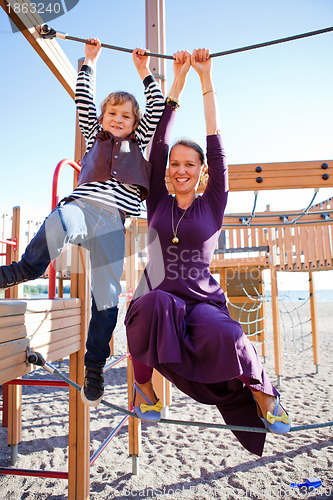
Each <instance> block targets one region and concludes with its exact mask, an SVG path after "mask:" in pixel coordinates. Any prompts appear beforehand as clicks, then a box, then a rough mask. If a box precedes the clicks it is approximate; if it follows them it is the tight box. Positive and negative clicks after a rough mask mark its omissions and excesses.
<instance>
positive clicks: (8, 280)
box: [0, 262, 29, 288]
mask: <svg viewBox="0 0 333 500" xmlns="http://www.w3.org/2000/svg"><path fill="white" fill-rule="evenodd" d="M25 281H29V279H26V278H24V277H23V275H22V272H21V270H20V268H19V266H18V264H17V262H12V263H11V264H9V266H1V267H0V288H8V287H10V286H14V285H19V284H20V283H24V282H25Z"/></svg>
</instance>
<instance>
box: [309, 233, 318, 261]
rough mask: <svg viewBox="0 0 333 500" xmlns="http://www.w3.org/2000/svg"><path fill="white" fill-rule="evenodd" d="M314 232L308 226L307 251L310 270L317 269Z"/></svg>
mask: <svg viewBox="0 0 333 500" xmlns="http://www.w3.org/2000/svg"><path fill="white" fill-rule="evenodd" d="M314 238H315V231H314V227H312V226H310V227H309V229H308V249H309V261H310V269H312V268H313V267H317V256H316V244H315V240H314Z"/></svg>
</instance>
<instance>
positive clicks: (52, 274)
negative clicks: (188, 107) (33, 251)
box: [49, 159, 81, 299]
mask: <svg viewBox="0 0 333 500" xmlns="http://www.w3.org/2000/svg"><path fill="white" fill-rule="evenodd" d="M65 165H70V166H71V167H73V168H74V170H76V171H77V172H80V170H81V167H80V165H79V164H78V163H76V162H75V161H72V160H67V159H66V160H61V161H60V162H59V163H58V165H57V166H56V168H55V171H54V174H53V182H52V203H51V210H53V209H54V208H55V207H56V206H57V204H58V201H59V200H58V184H59V176H60V172H61V170H62V168H63V167H64V166H65ZM54 264H55V263H54V261H52V262H50V268H49V299H54V298H55V296H56V270H55V268H54Z"/></svg>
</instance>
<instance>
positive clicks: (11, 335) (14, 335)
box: [0, 325, 27, 349]
mask: <svg viewBox="0 0 333 500" xmlns="http://www.w3.org/2000/svg"><path fill="white" fill-rule="evenodd" d="M26 336H27V332H26V329H25V326H24V325H16V326H10V327H7V328H0V341H1V342H0V349H2V346H3V344H4V343H6V342H10V341H12V340H16V339H23V338H24V337H26Z"/></svg>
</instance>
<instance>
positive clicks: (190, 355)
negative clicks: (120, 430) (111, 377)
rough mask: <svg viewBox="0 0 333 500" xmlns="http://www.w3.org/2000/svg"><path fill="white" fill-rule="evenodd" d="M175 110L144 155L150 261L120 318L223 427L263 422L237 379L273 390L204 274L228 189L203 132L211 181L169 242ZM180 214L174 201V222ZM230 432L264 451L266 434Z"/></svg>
mask: <svg viewBox="0 0 333 500" xmlns="http://www.w3.org/2000/svg"><path fill="white" fill-rule="evenodd" d="M174 115H175V111H173V110H171V108H170V107H168V106H166V108H165V111H164V114H163V116H162V118H161V121H160V123H159V126H158V128H157V130H156V133H155V137H154V141H153V145H152V150H151V155H150V162H151V163H152V165H153V168H152V176H151V183H150V186H151V188H150V195H149V197H148V199H147V211H148V245H149V246H148V253H149V261H148V264H147V266H146V270H145V273H144V274H143V276H142V279H141V281H140V283H139V286H138V288H137V290H136V292H135V297H134V299H133V301H132V302H131V304H130V307H129V309H128V312H127V315H126V319H125V324H126V331H127V338H128V345H129V350H130V353H131V355H132V357H133V358H135V359H136V360H138V361H140V362H141V363H143V364H145V365H147V366H150V367H154V368H155V369H156V370H158V371H159V372H160V373H161V374H162V375H164V376H165V377H166V378H167V379H168V380H170V381H171V382H173V383H174V384H175V385H176V386H177V387H178V388H179V389H180V390H181V391H183V392H184V393H186V394H188V395H189V396H191V397H192V398H193V399H195V400H196V401H199V402H201V403H204V404H210V405H216V406H217V408H218V409H219V411H220V412H221V414H222V416H223V418H224V420H225V422H226V423H227V424H233V425H244V426H251V427H263V423H262V421H261V420H260V419H259V417H258V415H257V409H256V405H255V403H254V400H253V398H252V395H251V391H250V390H249V388H248V387H247V386H246V385H244V384H243V382H246V383H247V384H248V385H250V386H251V388H253V389H254V390H260V391H263V392H266V393H267V394H272V395H276V394H278V392H277V391H276V389H275V388H274V387H273V386H272V384H271V382H270V380H269V379H268V377H267V375H266V374H265V372H264V370H263V367H262V365H261V363H260V361H259V358H258V355H257V353H256V351H255V349H254V347H253V345H252V344H251V342H250V341H249V340H248V339H247V338H246V336H245V335H244V333H243V331H242V328H241V326H240V325H239V323H237V322H236V321H234V320H233V319H231V318H230V316H229V312H228V309H227V307H226V300H225V296H224V293H223V291H222V289H221V287H220V285H219V284H218V283H217V282H216V280H215V279H214V278H213V277H212V275H211V274H210V271H209V264H210V261H211V259H212V256H213V253H214V249H215V247H216V243H217V240H218V237H219V234H220V230H221V227H222V220H223V214H224V210H225V206H226V202H227V194H228V170H227V165H226V162H225V157H224V151H223V147H222V142H221V138H220V136H219V135H210V136H208V137H207V160H208V172H209V180H208V183H207V186H206V189H205V191H204V193H203V195H202V196H198V197H197V198H196V199H195V200H194V202H193V203H192V205H191V206H190V208H189V209H188V210H187V211H186V214H185V215H184V217H183V219H182V220H181V222H180V224H179V227H178V231H177V236H178V238H179V243H178V244H174V243H172V238H173V232H172V220H171V214H172V207H173V203H172V201H173V197H172V196H171V195H170V194H169V192H168V190H167V187H166V184H165V169H166V165H167V156H168V141H169V136H170V130H171V127H172V123H173V119H174ZM183 213H184V210H182V209H181V208H179V207H178V206H177V203H176V202H175V203H174V227H176V225H177V223H178V221H179V219H180V217H181V216H182V214H183ZM239 377H240V378H241V380H240V379H239ZM234 434H235V436H236V437H237V439H238V440H239V441H240V442H241V444H242V445H243V446H244V447H245V448H246V449H248V450H249V451H250V452H252V453H255V454H257V455H261V454H262V451H263V446H264V442H265V434H264V433H253V432H242V431H240V432H238V431H236V432H234Z"/></svg>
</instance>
